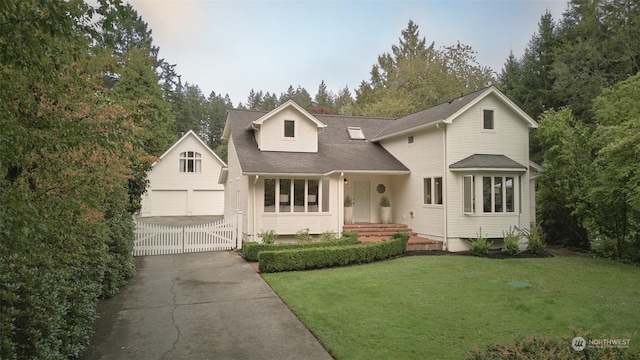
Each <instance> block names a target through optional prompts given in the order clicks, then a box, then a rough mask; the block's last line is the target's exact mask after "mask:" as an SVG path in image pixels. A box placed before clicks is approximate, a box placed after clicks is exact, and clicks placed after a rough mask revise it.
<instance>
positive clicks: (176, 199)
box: [150, 190, 187, 216]
mask: <svg viewBox="0 0 640 360" xmlns="http://www.w3.org/2000/svg"><path fill="white" fill-rule="evenodd" d="M150 197H151V216H185V215H187V191H186V190H156V191H153V193H152V195H151V196H150Z"/></svg>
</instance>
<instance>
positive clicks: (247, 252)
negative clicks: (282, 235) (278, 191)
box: [242, 232, 358, 261]
mask: <svg viewBox="0 0 640 360" xmlns="http://www.w3.org/2000/svg"><path fill="white" fill-rule="evenodd" d="M357 243H358V234H357V233H355V232H345V233H342V237H341V238H339V239H336V240H330V241H317V242H309V243H282V244H262V243H257V242H246V243H244V244H242V257H243V258H244V259H245V260H247V261H258V254H259V253H260V252H262V251H278V250H287V249H309V248H318V247H325V246H343V245H354V244H357Z"/></svg>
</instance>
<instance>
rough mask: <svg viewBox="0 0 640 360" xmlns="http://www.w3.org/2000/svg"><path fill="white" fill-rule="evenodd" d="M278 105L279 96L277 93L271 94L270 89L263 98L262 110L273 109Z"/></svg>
mask: <svg viewBox="0 0 640 360" xmlns="http://www.w3.org/2000/svg"><path fill="white" fill-rule="evenodd" d="M276 107H278V98H277V97H276V94H275V93H274V94H270V93H269V92H268V91H267V93H266V94H265V95H264V97H263V98H262V106H261V107H260V110H265V111H271V110H273V109H275V108H276Z"/></svg>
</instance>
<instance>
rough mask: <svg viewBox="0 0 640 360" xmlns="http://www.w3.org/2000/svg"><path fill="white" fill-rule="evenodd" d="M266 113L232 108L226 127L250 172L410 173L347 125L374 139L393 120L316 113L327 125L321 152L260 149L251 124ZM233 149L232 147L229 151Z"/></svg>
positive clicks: (244, 170) (245, 171)
mask: <svg viewBox="0 0 640 360" xmlns="http://www.w3.org/2000/svg"><path fill="white" fill-rule="evenodd" d="M264 115H265V113H264V112H262V111H252V110H237V109H231V110H229V115H228V117H227V126H228V128H229V134H228V137H229V138H230V139H232V141H230V142H229V144H232V145H230V146H233V148H234V150H233V152H235V154H236V156H237V158H238V164H239V166H240V169H241V171H242V173H243V174H244V175H250V174H313V175H327V174H330V173H333V172H339V171H362V172H378V173H408V172H409V169H408V168H407V167H405V166H404V165H403V164H402V163H401V162H400V161H399V160H398V159H396V158H395V157H393V156H392V155H391V154H390V153H389V152H388V151H387V150H385V149H384V148H383V147H382V146H381V145H380V144H377V143H373V142H370V141H367V140H351V139H350V138H349V134H348V131H347V128H348V127H361V129H362V131H363V133H364V135H365V137H366V138H372V137H373V136H374V135H375V134H377V133H378V132H380V130H382V129H383V128H384V127H385V126H386V125H388V123H389V122H390V121H393V119H382V118H366V117H353V116H341V115H316V117H317V118H318V120H319V121H321V122H322V123H323V124H326V128H325V129H324V131H321V132H319V134H318V152H316V153H303V152H290V151H260V150H259V149H258V146H257V143H256V139H255V136H254V131H255V130H252V126H251V124H252V123H253V122H254V121H256V120H257V119H259V118H261V117H263V116H264ZM231 152H232V150H231V149H230V153H231Z"/></svg>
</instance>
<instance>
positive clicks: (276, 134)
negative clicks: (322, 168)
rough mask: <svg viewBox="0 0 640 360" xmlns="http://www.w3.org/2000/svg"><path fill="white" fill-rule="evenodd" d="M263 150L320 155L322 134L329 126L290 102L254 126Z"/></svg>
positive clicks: (260, 147) (263, 117) (257, 140)
mask: <svg viewBox="0 0 640 360" xmlns="http://www.w3.org/2000/svg"><path fill="white" fill-rule="evenodd" d="M251 127H252V128H253V130H254V134H255V138H256V142H257V143H258V149H260V151H287V152H311V153H315V152H318V133H319V132H320V131H322V130H324V128H325V127H326V125H325V124H323V123H322V122H320V121H319V120H318V119H316V118H315V116H313V115H311V114H310V113H309V112H307V111H306V110H305V109H303V108H302V107H300V105H298V104H296V103H295V102H294V101H293V100H289V101H287V102H285V103H284V104H282V105H280V106H278V107H277V108H275V109H274V110H272V111H270V112H268V113H267V114H265V115H264V116H262V117H261V118H259V119H258V120H255V121H253V122H252V123H251Z"/></svg>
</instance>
